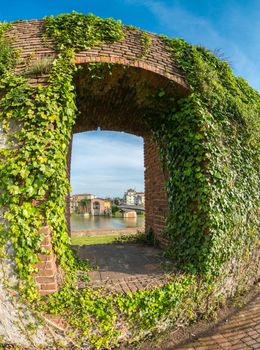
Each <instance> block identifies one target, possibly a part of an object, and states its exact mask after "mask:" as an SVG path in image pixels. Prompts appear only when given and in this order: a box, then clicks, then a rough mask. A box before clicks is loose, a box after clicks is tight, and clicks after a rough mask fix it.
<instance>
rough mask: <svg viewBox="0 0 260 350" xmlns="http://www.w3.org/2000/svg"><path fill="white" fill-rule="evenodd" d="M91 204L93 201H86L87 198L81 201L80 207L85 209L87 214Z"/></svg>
mask: <svg viewBox="0 0 260 350" xmlns="http://www.w3.org/2000/svg"><path fill="white" fill-rule="evenodd" d="M90 202H91V200H90V199H86V198H84V199H81V201H80V202H79V204H80V206H81V207H83V210H84V212H86V210H87V207H88V206H89V204H90Z"/></svg>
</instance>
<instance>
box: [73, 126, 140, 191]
mask: <svg viewBox="0 0 260 350" xmlns="http://www.w3.org/2000/svg"><path fill="white" fill-rule="evenodd" d="M143 178H144V159H143V141H142V138H139V137H136V136H133V135H129V134H123V133H120V134H119V133H115V132H102V133H101V132H88V133H83V134H78V135H74V137H73V151H72V162H71V184H72V190H73V193H83V192H88V193H94V194H96V195H98V196H122V195H123V193H124V192H125V190H126V189H127V188H128V187H136V188H137V189H138V190H143V187H144V179H143Z"/></svg>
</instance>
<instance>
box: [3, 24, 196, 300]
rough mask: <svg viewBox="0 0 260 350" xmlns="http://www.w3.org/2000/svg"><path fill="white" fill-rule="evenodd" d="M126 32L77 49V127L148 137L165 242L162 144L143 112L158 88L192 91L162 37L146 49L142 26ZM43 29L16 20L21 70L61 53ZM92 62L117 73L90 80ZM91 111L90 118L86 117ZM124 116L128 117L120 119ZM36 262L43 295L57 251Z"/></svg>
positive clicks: (53, 285)
mask: <svg viewBox="0 0 260 350" xmlns="http://www.w3.org/2000/svg"><path fill="white" fill-rule="evenodd" d="M124 31H125V39H124V40H123V41H118V42H114V43H109V44H102V45H100V46H97V47H94V48H92V49H89V50H82V51H80V52H77V53H76V55H75V63H76V64H77V65H81V66H83V70H82V71H80V72H79V74H78V75H77V76H76V78H75V85H76V88H77V90H78V91H77V93H78V100H77V104H78V107H79V110H80V114H79V116H78V118H77V121H76V125H75V127H74V130H73V132H74V133H76V132H80V131H87V130H93V129H96V128H97V127H101V128H102V129H104V130H114V131H125V132H130V133H132V134H135V135H138V136H142V137H143V138H144V144H145V146H144V153H145V168H146V170H145V191H146V228H151V229H153V231H154V233H155V236H156V239H157V240H158V241H159V242H160V243H161V245H164V246H165V245H167V240H165V239H164V238H163V236H162V235H161V232H162V230H163V228H164V225H165V217H166V215H167V210H168V203H167V196H166V192H165V188H164V183H165V177H166V174H165V171H164V169H163V167H162V165H161V162H160V157H159V152H158V149H157V147H156V145H155V144H154V142H153V140H152V137H151V130H149V127H147V125H145V124H144V123H143V118H142V116H143V115H144V113H147V111H149V112H150V114H153V118H156V108H155V106H152V105H151V103H150V98H151V96H152V95H153V94H156V93H158V89H159V88H161V89H164V90H166V91H174V94H175V96H176V95H179V96H185V95H187V94H189V89H188V87H187V84H186V81H185V78H184V76H183V75H182V73H181V71H180V70H179V69H178V68H177V65H176V64H175V63H174V61H173V59H172V55H171V53H170V52H169V51H168V50H167V49H166V47H165V42H164V40H163V39H161V38H159V37H158V36H156V35H152V34H149V35H150V37H151V45H150V47H149V50H148V52H145V54H144V51H143V47H142V43H141V40H140V37H141V35H142V31H141V30H137V29H132V28H127V27H125V29H124ZM43 32H44V21H43V20H35V21H21V22H17V23H15V24H14V25H13V26H12V28H11V30H10V31H9V32H8V33H7V37H8V38H9V39H11V40H12V42H13V44H12V45H13V47H14V48H17V49H19V50H20V52H21V60H22V63H21V64H20V65H19V66H18V67H17V71H18V72H22V71H23V70H25V69H26V64H28V62H29V64H33V63H34V62H37V61H40V60H41V59H43V58H53V57H56V56H57V51H56V50H55V48H54V43H53V42H52V41H51V40H46V38H44V37H43ZM14 39H15V40H14ZM93 63H95V64H99V63H101V64H105V66H106V67H107V68H108V71H109V70H110V69H113V70H114V71H113V74H112V75H110V74H107V76H106V77H105V79H102V83H101V84H100V82H99V81H95V79H94V80H93V79H91V80H90V79H89V80H88V78H89V73H90V74H91V71H88V68H87V67H88V64H89V65H91V64H93ZM84 67H85V68H84ZM111 67H113V68H111ZM84 69H85V70H84ZM105 74H106V72H105ZM47 80H48V76H43V75H39V76H37V75H36V76H34V77H31V78H30V83H31V84H32V85H38V84H47ZM90 81H92V83H93V84H92V86H90ZM86 89H87V91H85V90H86ZM89 89H90V90H91V89H92V97H91V98H89V99H88V100H87V103H83V102H85V101H84V96H88V92H89V91H88V90H89ZM93 92H95V93H94V94H93ZM102 99H103V100H102ZM86 115H87V116H88V118H87V119H86V118H84V116H86ZM122 115H123V116H124V118H121V116H122ZM90 116H91V117H90ZM130 121H131V122H130ZM68 158H70V156H69V157H68ZM68 161H69V159H68ZM68 176H69V173H68ZM68 207H69V206H68ZM41 233H42V234H44V235H45V239H44V241H43V242H42V247H43V248H44V249H48V250H50V251H52V244H51V232H50V230H49V228H48V227H44V228H42V230H41ZM37 266H38V268H39V272H38V275H37V276H36V281H37V282H38V284H39V290H40V292H41V294H49V293H51V292H53V291H55V290H57V288H58V285H57V272H56V271H57V270H56V269H57V267H56V264H55V255H54V254H49V255H48V257H46V256H42V255H41V256H40V262H39V263H38V264H37Z"/></svg>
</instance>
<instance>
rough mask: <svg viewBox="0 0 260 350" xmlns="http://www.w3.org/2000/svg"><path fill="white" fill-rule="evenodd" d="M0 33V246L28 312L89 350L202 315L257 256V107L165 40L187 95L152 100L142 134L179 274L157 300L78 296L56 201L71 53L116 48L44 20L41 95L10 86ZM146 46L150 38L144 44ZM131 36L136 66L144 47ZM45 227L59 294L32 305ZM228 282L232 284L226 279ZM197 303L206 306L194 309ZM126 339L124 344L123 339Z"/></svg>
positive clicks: (87, 30) (114, 24)
mask: <svg viewBox="0 0 260 350" xmlns="http://www.w3.org/2000/svg"><path fill="white" fill-rule="evenodd" d="M9 28H10V25H7V24H1V25H0V79H1V82H0V96H1V100H0V126H1V128H2V129H3V131H4V135H5V137H6V146H5V148H3V149H0V159H1V163H0V178H1V182H0V205H1V208H4V217H5V219H6V220H7V221H8V228H7V229H6V228H5V227H4V226H2V227H1V231H2V234H1V245H2V247H4V245H5V243H6V242H7V241H11V242H12V245H13V247H14V260H15V262H16V271H17V274H18V276H19V281H20V282H19V283H20V284H19V290H20V293H21V294H22V295H23V296H24V297H26V299H27V300H29V301H31V302H33V304H32V305H33V307H34V308H35V309H37V310H42V311H45V312H49V313H52V314H61V315H63V316H64V317H65V318H66V320H67V322H68V323H69V324H70V326H72V327H74V329H77V330H80V331H81V333H80V335H79V333H78V331H77V332H76V333H75V339H77V341H78V344H79V345H80V346H81V345H82V344H85V342H86V339H87V341H88V342H90V343H91V344H92V345H93V346H95V347H96V348H108V349H109V348H111V346H112V344H114V345H116V344H117V339H118V336H121V337H122V334H123V331H122V329H121V328H122V319H123V320H125V322H126V324H128V328H127V331H126V332H125V334H124V335H123V340H127V339H128V338H129V337H131V339H132V340H133V339H138V336H139V334H140V333H141V332H142V331H143V330H145V331H148V330H149V331H150V332H151V331H155V330H156V328H158V326H160V322H163V320H165V318H168V319H171V320H172V322H174V320H176V319H178V320H186V319H190V320H191V319H196V317H197V314H198V313H204V314H207V313H210V312H211V311H212V310H214V308H215V307H216V305H218V303H220V301H221V300H222V295H221V293H219V294H217V293H216V290H217V286H219V285H221V281H222V282H223V280H224V279H225V273H224V272H225V271H226V273H230V271H232V268H233V266H228V264H229V263H230V262H231V261H233V262H234V261H236V266H240V265H241V266H242V264H243V263H247V262H248V261H249V259H250V258H251V257H252V255H250V254H253V252H254V250H255V248H256V247H257V246H258V244H259V236H258V232H257V230H256V218H257V217H256V208H257V207H256V199H257V195H258V193H257V191H258V188H257V183H258V180H259V178H258V173H257V170H256V164H257V145H258V141H259V140H258V134H257V125H259V111H260V97H259V94H258V93H257V92H256V91H254V90H253V89H252V88H251V87H249V86H248V84H247V83H246V82H245V81H244V80H243V79H241V78H236V77H234V75H233V74H232V72H231V70H230V68H229V66H228V64H227V62H225V61H221V60H219V59H217V58H216V57H214V55H213V54H212V53H210V52H209V51H208V50H206V49H204V48H201V47H195V46H192V45H189V44H187V43H186V42H185V41H183V40H177V39H168V38H165V44H166V46H167V48H168V50H169V51H170V52H171V53H172V55H173V59H174V60H175V61H176V62H177V63H178V65H179V67H180V68H181V69H182V70H183V71H184V72H185V75H186V77H187V80H188V83H189V86H190V89H191V94H190V95H189V96H187V97H184V98H177V96H175V97H173V96H172V95H171V96H168V95H167V93H165V92H164V91H163V90H160V91H158V94H157V95H156V96H153V97H151V98H153V99H154V100H155V101H156V104H157V106H160V111H161V112H160V115H159V117H158V118H156V119H155V118H152V116H150V115H149V114H147V115H146V122H147V123H148V124H149V125H150V128H151V131H152V133H153V135H154V138H155V140H156V142H157V143H158V145H159V148H160V151H161V157H162V160H163V162H164V164H165V166H166V167H167V171H168V175H169V176H168V181H167V184H166V186H167V192H168V199H169V205H170V214H169V217H168V222H167V228H166V230H165V235H167V237H168V238H169V240H170V241H171V242H172V245H171V246H170V247H169V249H168V255H169V256H171V257H172V258H174V260H175V261H176V263H177V264H178V267H179V268H180V269H181V270H182V273H179V274H177V275H176V276H174V275H173V276H170V277H169V280H168V282H167V283H166V284H165V285H164V286H163V287H161V288H156V289H154V290H146V291H138V292H136V293H129V294H128V295H123V294H119V295H116V296H114V295H102V293H100V291H93V290H92V289H90V288H85V289H78V287H77V283H76V282H77V271H78V270H79V269H81V270H87V269H88V265H87V264H86V263H83V262H82V261H79V260H77V258H76V257H75V256H74V254H73V253H72V251H71V249H70V245H69V239H68V235H67V226H66V220H65V209H66V208H65V197H66V195H67V194H68V193H69V191H70V185H69V182H68V179H67V174H66V162H67V158H66V157H67V152H68V147H69V142H70V138H71V132H72V126H73V124H74V122H75V116H76V111H77V108H76V105H75V88H74V82H73V77H74V75H75V72H76V67H75V63H74V55H75V51H77V50H81V49H89V48H92V47H94V46H96V45H99V44H103V43H109V42H113V41H117V40H122V39H123V38H124V28H123V26H122V24H121V22H119V21H114V20H113V19H105V20H104V19H101V18H99V17H96V16H94V15H92V14H91V15H87V16H84V15H82V14H78V13H72V14H69V15H59V16H58V17H53V16H52V17H49V18H46V19H45V38H46V39H52V40H53V41H54V43H55V45H56V47H57V50H58V57H57V58H56V59H53V61H52V62H51V64H50V73H49V80H48V84H47V85H43V86H41V85H38V86H32V85H29V84H28V81H27V80H26V78H25V77H22V76H17V75H16V73H15V70H14V69H13V68H14V67H15V57H17V55H16V54H15V53H14V51H13V50H12V49H11V46H10V44H9V43H8V40H7V39H5V37H4V33H5V32H6V30H8V29H9ZM149 39H150V38H149ZM149 39H148V36H146V35H145V34H143V35H142V36H141V43H142V47H143V55H144V56H146V54H147V52H148V50H149V46H150V41H149ZM90 70H91V72H92V73H93V77H96V76H97V75H98V76H99V77H100V78H102V75H101V76H100V72H101V71H102V64H97V65H95V64H93V63H92V64H91V66H90ZM45 225H48V226H49V227H50V229H51V232H52V235H53V242H52V244H53V249H54V251H55V253H56V255H57V259H58V263H59V265H60V266H61V268H62V269H63V271H64V272H65V274H64V281H63V286H62V288H61V289H60V291H59V292H57V293H54V294H53V295H50V296H48V297H45V298H40V297H39V296H38V294H37V291H36V286H35V282H34V278H33V274H34V273H35V272H36V268H35V263H36V262H37V261H38V258H37V254H38V253H46V252H42V250H41V241H42V239H43V237H41V236H40V235H39V233H38V232H39V229H40V227H42V226H45ZM236 278H239V277H238V276H236ZM205 300H206V301H207V303H205ZM129 334H130V335H129Z"/></svg>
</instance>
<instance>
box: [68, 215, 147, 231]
mask: <svg viewBox="0 0 260 350" xmlns="http://www.w3.org/2000/svg"><path fill="white" fill-rule="evenodd" d="M143 226H144V216H142V215H140V216H137V217H136V218H112V217H108V216H92V215H90V216H84V215H79V214H73V215H72V216H71V229H72V230H74V231H77V230H97V229H113V228H125V227H143Z"/></svg>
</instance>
